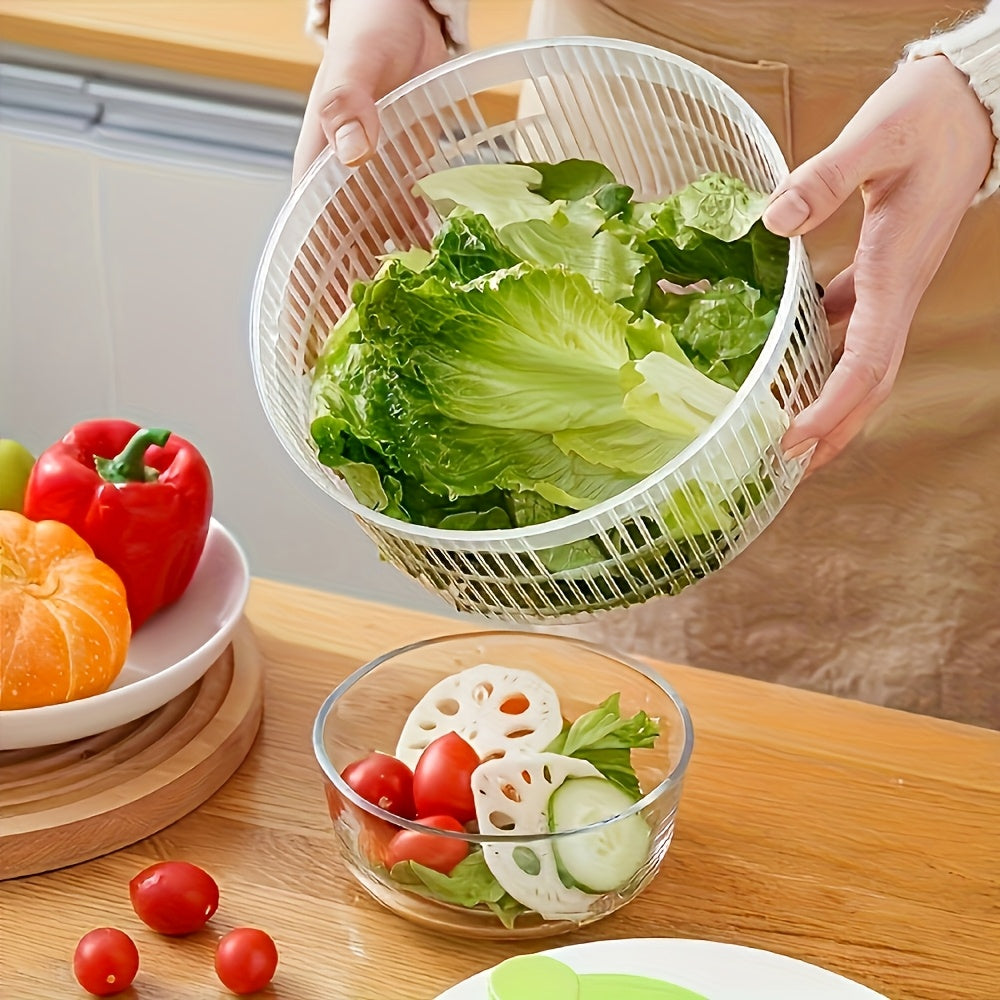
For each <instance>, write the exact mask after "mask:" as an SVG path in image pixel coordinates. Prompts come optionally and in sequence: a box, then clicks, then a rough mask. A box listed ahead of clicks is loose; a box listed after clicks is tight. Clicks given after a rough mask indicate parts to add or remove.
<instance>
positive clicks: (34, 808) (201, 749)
mask: <svg viewBox="0 0 1000 1000" xmlns="http://www.w3.org/2000/svg"><path fill="white" fill-rule="evenodd" d="M263 696H264V690H263V670H262V664H261V661H260V657H259V654H258V652H257V647H256V645H255V643H254V640H253V636H252V634H251V632H250V628H249V626H248V625H247V624H246V623H245V622H243V623H241V624H240V626H239V628H238V629H237V631H236V633H235V635H234V637H233V641H232V643H231V644H230V645H229V646H228V647H227V648H226V650H225V651H224V652H223V653H222V655H221V656H220V657H219V659H218V660H216V661H215V663H213V664H212V666H211V667H209V668H208V670H207V671H206V673H205V675H204V676H203V677H202V678H201V680H200V681H198V682H197V683H196V684H194V685H192V686H191V687H190V688H189V689H188V690H187V691H185V692H184V693H183V694H181V695H179V696H178V697H176V698H174V699H173V700H172V701H170V702H168V703H167V704H166V705H164V706H163V707H162V708H160V709H158V710H157V711H155V712H152V713H150V714H149V715H147V716H145V717H143V718H141V719H137V720H136V721H134V722H130V723H128V724H126V725H124V726H119V727H118V728H116V729H112V730H110V731H108V732H106V733H101V734H99V735H97V736H91V737H88V738H87V739H82V740H75V741H73V742H71V743H64V744H60V745H58V746H50V747H43V748H41V749H38V750H4V751H0V879H8V878H16V877H19V876H22V875H34V874H37V873H38V872H44V871H52V870H53V869H55V868H63V867H65V866H66V865H72V864H76V863H78V862H80V861H87V860H89V859H90V858H96V857H99V856H100V855H102V854H107V853H109V852H110V851H116V850H118V849H119V848H121V847H125V846H127V845H129V844H134V843H135V842H136V841H138V840H142V838H143V837H148V836H151V835H152V834H154V833H157V832H158V831H160V830H162V829H163V828H164V827H167V826H169V825H170V824H171V823H173V822H175V821H176V820H178V819H180V818H181V817H182V816H185V815H187V814H188V813H189V812H191V811H192V810H194V809H196V808H197V807H198V806H200V805H201V804H202V803H203V802H204V801H205V800H206V799H208V798H209V797H210V796H211V795H213V794H214V793H215V792H216V791H218V789H219V788H221V787H222V785H224V784H225V783H226V781H228V780H229V778H230V777H231V776H232V774H233V773H234V772H235V771H236V769H237V768H238V767H239V766H240V764H241V763H242V762H243V759H244V758H245V757H246V755H247V753H248V751H249V750H250V747H251V746H252V745H253V741H254V739H255V737H256V735H257V730H258V728H259V727H260V720H261V714H262V708H263Z"/></svg>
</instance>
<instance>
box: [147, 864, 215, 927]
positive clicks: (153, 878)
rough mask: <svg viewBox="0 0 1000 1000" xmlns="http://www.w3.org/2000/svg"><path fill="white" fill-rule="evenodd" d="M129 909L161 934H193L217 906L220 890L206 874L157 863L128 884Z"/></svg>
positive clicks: (194, 868) (191, 867) (193, 868)
mask: <svg viewBox="0 0 1000 1000" xmlns="http://www.w3.org/2000/svg"><path fill="white" fill-rule="evenodd" d="M128 891H129V896H131V898H132V907H133V909H134V910H135V912H136V913H137V914H138V916H139V919H140V920H142V921H143V923H145V924H148V925H149V926H150V927H152V928H153V930H154V931H157V932H159V933H160V934H171V935H178V934H193V933H194V932H195V931H198V930H201V928H202V927H204V926H205V924H207V923H208V921H209V920H210V919H211V917H212V914H213V913H215V911H216V910H217V909H218V906H219V887H218V885H216V883H215V879H213V878H212V876H211V875H209V874H208V872H206V871H204V870H203V869H201V868H199V867H198V866H197V865H192V864H191V863H190V862H188V861H160V862H158V863H157V864H155V865H150V866H149V868H145V869H143V870H142V871H141V872H139V874H138V875H136V876H135V878H133V879H132V881H131V882H129V884H128Z"/></svg>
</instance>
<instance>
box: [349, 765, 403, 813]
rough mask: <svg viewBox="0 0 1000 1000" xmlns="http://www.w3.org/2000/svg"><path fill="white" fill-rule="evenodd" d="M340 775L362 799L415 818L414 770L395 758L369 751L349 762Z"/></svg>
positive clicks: (388, 810) (389, 810)
mask: <svg viewBox="0 0 1000 1000" xmlns="http://www.w3.org/2000/svg"><path fill="white" fill-rule="evenodd" d="M341 777H343V779H344V781H346V782H347V783H348V784H349V785H350V786H351V788H353V789H354V790H355V791H356V792H357V793H358V795H360V796H361V797H362V798H363V799H367V800H368V801H369V802H371V803H372V804H373V805H376V806H380V807H381V808H382V809H385V810H386V811H387V812H391V813H394V814H395V815H397V816H402V817H403V818H404V819H413V817H414V816H416V811H415V810H414V808H413V772H412V771H411V770H410V769H409V768H408V767H407V766H406V765H405V764H404V763H403V762H402V761H401V760H396V758H395V757H390V756H389V755H388V754H385V753H370V754H369V755H368V756H367V757H362V758H361V760H356V761H354V763H353V764H348V765H347V767H345V768H344V770H343V771H342V772H341Z"/></svg>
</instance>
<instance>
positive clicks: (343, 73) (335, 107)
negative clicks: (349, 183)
mask: <svg viewBox="0 0 1000 1000" xmlns="http://www.w3.org/2000/svg"><path fill="white" fill-rule="evenodd" d="M380 76H381V66H380V64H379V60H378V59H377V58H375V59H371V60H369V61H368V64H367V65H366V66H361V65H358V64H354V65H349V64H348V65H342V66H333V67H331V69H330V72H329V73H328V74H324V81H323V82H324V84H325V86H324V89H323V92H322V94H321V95H320V103H319V120H320V125H321V126H322V129H323V134H324V135H325V136H326V139H327V142H329V143H330V145H331V146H332V147H333V151H334V152H335V153H336V154H337V156H338V158H339V159H340V161H341V162H342V163H343V164H345V165H346V166H349V167H352V166H354V165H356V164H358V163H361V162H362V161H364V160H366V159H368V157H369V156H371V154H372V153H373V152H374V150H375V144H376V142H377V141H378V132H379V123H378V112H377V111H376V110H375V100H376V98H377V97H378V96H379V93H378V92H379V90H380V87H379V81H380Z"/></svg>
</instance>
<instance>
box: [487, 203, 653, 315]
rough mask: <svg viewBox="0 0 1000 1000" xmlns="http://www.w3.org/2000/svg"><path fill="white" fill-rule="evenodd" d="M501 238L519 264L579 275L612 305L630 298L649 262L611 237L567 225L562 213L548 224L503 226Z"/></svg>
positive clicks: (574, 224)
mask: <svg viewBox="0 0 1000 1000" xmlns="http://www.w3.org/2000/svg"><path fill="white" fill-rule="evenodd" d="M500 238H501V239H502V240H503V243H504V244H505V245H506V246H507V247H509V248H510V249H511V250H513V251H514V252H515V253H516V254H517V255H518V257H519V259H520V260H522V261H530V262H532V263H534V264H537V265H539V266H540V267H565V268H567V269H568V270H570V271H575V272H576V273H578V274H582V275H583V276H584V277H585V278H586V279H587V280H588V281H589V282H590V284H591V286H592V287H593V288H594V290H595V291H597V292H599V293H600V294H601V295H602V296H603V297H604V298H606V299H609V300H610V301H612V302H615V301H617V300H618V299H624V298H627V297H629V296H631V295H632V294H633V292H634V288H635V282H636V275H637V274H638V273H639V271H640V269H641V268H643V267H644V266H645V265H646V263H647V260H648V258H647V256H646V255H645V254H641V253H637V252H636V251H635V250H632V249H631V248H630V247H629V246H628V245H627V244H625V243H623V242H622V241H621V240H619V239H617V238H616V237H615V236H613V235H612V234H611V233H606V232H601V231H599V232H596V233H592V232H591V231H590V227H589V226H587V225H584V224H582V223H579V222H572V221H570V220H569V218H567V216H566V215H565V214H564V213H563V212H559V213H558V214H557V215H556V216H555V217H554V218H553V219H552V220H551V222H543V221H542V220H541V219H529V220H528V221H527V222H515V223H511V224H510V225H509V226H504V228H503V230H502V231H501V233H500Z"/></svg>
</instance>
